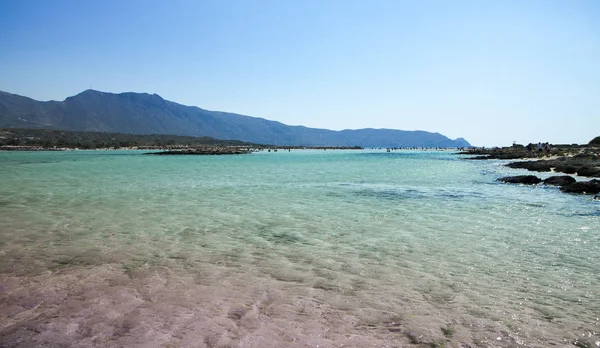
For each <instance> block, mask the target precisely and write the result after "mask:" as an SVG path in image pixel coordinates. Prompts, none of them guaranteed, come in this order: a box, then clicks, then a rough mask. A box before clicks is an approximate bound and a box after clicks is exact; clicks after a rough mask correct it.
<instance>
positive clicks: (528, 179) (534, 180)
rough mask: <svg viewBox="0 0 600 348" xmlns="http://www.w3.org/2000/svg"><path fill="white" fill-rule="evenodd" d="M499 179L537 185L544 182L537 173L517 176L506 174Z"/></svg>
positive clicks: (511, 182) (513, 182)
mask: <svg viewBox="0 0 600 348" xmlns="http://www.w3.org/2000/svg"><path fill="white" fill-rule="evenodd" d="M498 180H499V181H502V182H506V183H509V184H523V185H535V184H539V183H540V182H542V179H540V178H538V177H537V176H535V175H517V176H506V177H504V178H500V179H498Z"/></svg>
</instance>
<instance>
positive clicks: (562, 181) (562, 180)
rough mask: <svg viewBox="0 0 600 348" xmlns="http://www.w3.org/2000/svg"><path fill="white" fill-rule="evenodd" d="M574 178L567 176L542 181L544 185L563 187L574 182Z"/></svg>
mask: <svg viewBox="0 0 600 348" xmlns="http://www.w3.org/2000/svg"><path fill="white" fill-rule="evenodd" d="M576 181H577V180H575V178H573V177H571V176H568V175H557V176H551V177H549V178H547V179H545V180H544V184H546V185H554V186H565V185H569V184H572V183H574V182H576Z"/></svg>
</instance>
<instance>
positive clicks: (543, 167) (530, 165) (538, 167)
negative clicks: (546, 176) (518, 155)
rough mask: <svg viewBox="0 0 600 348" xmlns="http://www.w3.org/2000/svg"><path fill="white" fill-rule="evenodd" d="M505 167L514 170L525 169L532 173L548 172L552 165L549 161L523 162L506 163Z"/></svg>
mask: <svg viewBox="0 0 600 348" xmlns="http://www.w3.org/2000/svg"><path fill="white" fill-rule="evenodd" d="M506 166H507V167H510V168H514V169H527V170H531V171H534V172H549V171H551V170H552V167H553V163H551V162H550V161H524V162H512V163H508V164H507V165H506Z"/></svg>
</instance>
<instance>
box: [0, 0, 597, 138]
mask: <svg viewBox="0 0 600 348" xmlns="http://www.w3.org/2000/svg"><path fill="white" fill-rule="evenodd" d="M90 87H91V88H93V89H96V90H101V91H106V92H115V93H118V92H125V91H134V92H148V93H157V94H159V95H161V96H162V97H163V98H165V99H169V100H173V101H175V102H178V103H182V104H186V105H196V106H199V107H201V108H205V109H209V110H220V111H229V112H236V113H240V114H245V115H251V116H257V117H264V118H267V119H271V120H277V121H280V122H283V123H286V124H292V125H306V126H309V127H318V128H329V129H336V130H339V129H356V128H367V127H369V128H395V129H404V130H426V131H431V132H439V133H442V134H444V135H446V136H449V137H451V138H456V137H464V138H466V139H467V140H469V141H470V142H471V143H472V144H474V145H486V146H492V145H500V146H504V145H510V144H512V142H513V141H517V142H519V143H525V144H526V143H528V142H538V141H542V142H545V141H549V142H552V143H575V142H576V143H584V142H587V141H589V140H591V139H592V138H593V137H595V136H598V135H600V1H598V0H590V1H584V0H562V1H552V0H544V1H535V0H519V1H511V0H502V1H491V0H479V1H467V0H464V1H462V0H461V1H450V0H448V1H433V0H420V1H401V0H392V1H377V0H375V1H366V0H364V1H334V0H319V1H311V0H295V1H291V0H277V1H251V0H246V1H229V0H221V1H218V0H215V1H200V0H196V1H179V0H173V1H151V0H146V1H135V0H128V1H113V0H102V1H78V0H71V1H64V0H55V1H45V0H38V1H33V0H20V1H17V0H14V1H10V0H0V90H3V91H6V92H10V93H15V94H20V95H25V96H28V97H31V98H34V99H37V100H63V99H65V98H66V97H68V96H71V95H74V94H77V93H79V92H81V91H83V90H85V89H88V88H90Z"/></svg>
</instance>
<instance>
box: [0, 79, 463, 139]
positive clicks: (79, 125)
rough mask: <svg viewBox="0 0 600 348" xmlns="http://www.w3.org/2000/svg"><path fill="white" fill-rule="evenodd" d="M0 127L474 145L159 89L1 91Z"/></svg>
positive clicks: (411, 132) (417, 132) (439, 137)
mask: <svg viewBox="0 0 600 348" xmlns="http://www.w3.org/2000/svg"><path fill="white" fill-rule="evenodd" d="M0 128H30V129H56V130H67V131H92V132H114V133H126V134H173V135H185V136H195V137H203V136H207V137H212V138H215V139H224V140H240V141H247V142H252V143H257V144H272V145H295V146H362V147H469V146H471V145H470V144H469V143H468V142H467V141H466V140H465V139H463V138H458V139H454V140H452V139H449V138H447V137H445V136H443V135H441V134H439V133H431V132H426V131H403V130H395V129H372V128H367V129H356V130H342V131H333V130H328V129H317V128H308V127H304V126H289V125H285V124H283V123H281V122H277V121H270V120H266V119H263V118H258V117H251V116H244V115H239V114H234V113H228V112H220V111H209V110H204V109H201V108H198V107H195V106H186V105H181V104H177V103H175V102H172V101H168V100H165V99H163V98H162V97H160V96H159V95H157V94H147V93H132V92H127V93H119V94H115V93H106V92H99V91H95V90H86V91H84V92H82V93H79V94H77V95H75V96H72V97H68V98H67V99H65V100H64V101H37V100H33V99H31V98H27V97H23V96H19V95H16V94H11V93H6V92H1V91H0Z"/></svg>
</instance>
